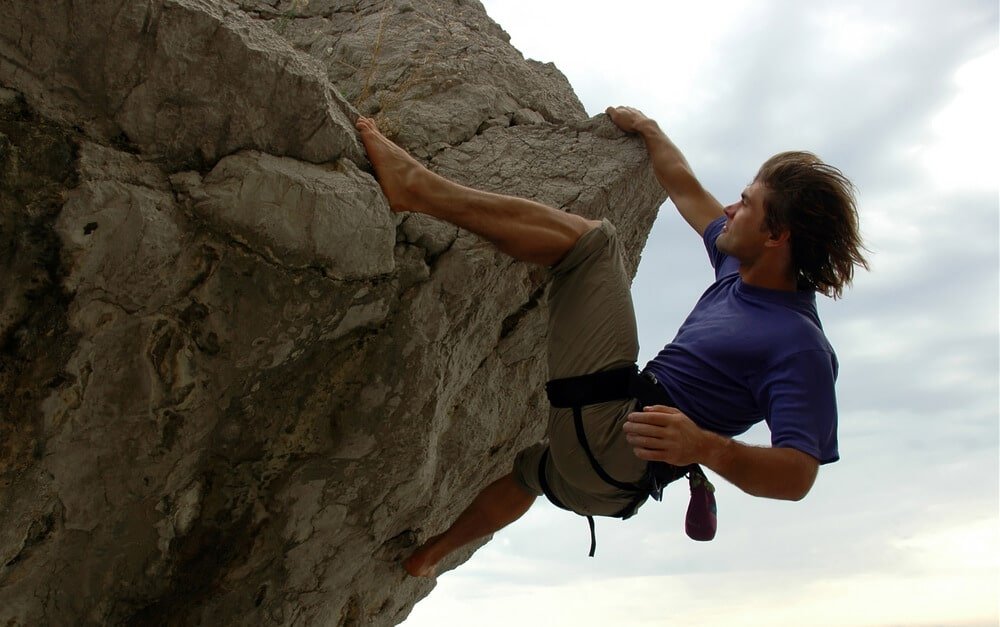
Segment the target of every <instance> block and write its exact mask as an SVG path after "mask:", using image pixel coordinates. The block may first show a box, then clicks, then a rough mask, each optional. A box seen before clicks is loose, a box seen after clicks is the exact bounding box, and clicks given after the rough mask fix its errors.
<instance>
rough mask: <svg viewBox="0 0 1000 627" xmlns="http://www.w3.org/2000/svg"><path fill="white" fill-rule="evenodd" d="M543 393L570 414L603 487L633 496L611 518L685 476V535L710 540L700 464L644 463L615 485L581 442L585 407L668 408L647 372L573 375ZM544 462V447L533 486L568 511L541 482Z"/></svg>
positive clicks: (707, 489)
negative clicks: (627, 403) (632, 402)
mask: <svg viewBox="0 0 1000 627" xmlns="http://www.w3.org/2000/svg"><path fill="white" fill-rule="evenodd" d="M545 391H546V393H547V394H548V397H549V403H550V404H551V405H552V406H553V407H556V408H571V409H572V410H573V423H574V426H575V428H576V437H577V439H578V440H579V441H580V446H581V447H583V450H584V452H585V453H586V454H587V459H589V460H590V465H591V467H592V468H593V469H594V472H595V473H597V476H598V477H600V478H601V480H602V481H604V482H605V483H607V484H608V485H611V486H613V487H615V488H618V489H619V490H622V491H624V492H626V493H631V494H632V495H634V496H633V497H632V500H631V501H630V502H629V504H628V505H626V506H625V507H624V508H623V509H622V510H621V511H619V512H618V513H616V514H613V515H612V518H621V519H622V520H626V519H628V518H631V517H632V516H633V515H634V514H635V513H636V511H637V510H638V509H639V506H640V505H642V504H643V503H644V502H645V501H646V499H647V498H649V497H652V498H653V499H654V500H656V501H660V500H662V499H663V488H664V487H666V486H667V485H668V484H670V483H672V482H674V481H676V480H677V479H680V478H681V477H683V476H685V475H686V476H687V477H688V482H689V486H690V489H691V501H690V502H689V503H688V510H687V516H686V519H685V531H686V532H687V534H688V536H689V537H690V538H691V539H693V540H701V541H707V540H711V539H712V538H714V537H715V530H716V526H717V525H716V505H715V496H714V494H713V493H714V492H715V487H714V486H712V484H711V482H710V481H709V480H708V478H707V477H706V476H705V473H704V471H702V469H701V467H700V466H698V465H697V464H692V465H690V466H684V467H679V466H672V465H670V464H667V463H665V462H649V463H648V464H647V465H646V472H645V473H644V474H643V476H642V478H641V479H640V480H639V481H638V482H636V483H627V482H624V481H618V480H617V479H615V478H614V477H612V476H611V475H610V474H608V472H607V471H606V470H605V469H604V468H603V467H602V466H601V464H600V462H598V461H597V457H596V456H595V455H594V452H593V451H592V450H591V448H590V444H589V443H588V441H587V433H586V431H585V430H584V427H583V407H585V406H587V405H596V404H598V403H607V402H609V401H616V400H623V399H629V398H634V399H636V401H637V408H639V409H641V408H642V407H645V406H649V405H670V406H672V405H673V401H672V400H671V399H670V397H669V396H668V395H667V392H666V390H664V389H663V386H661V385H660V384H659V383H658V382H657V380H656V377H654V376H653V374H652V373H650V372H645V371H644V372H639V369H638V367H637V366H636V365H635V364H633V365H631V366H628V367H625V368H616V369H614V370H604V371H601V372H594V373H591V374H585V375H581V376H578V377H569V378H565V379H553V380H551V381H549V382H548V383H546V384H545ZM548 459H549V450H548V449H547V448H546V449H545V452H544V453H542V458H541V460H540V461H539V464H538V481H539V484H540V485H541V487H542V491H543V492H544V493H545V496H546V497H547V498H548V499H549V501H551V502H552V504H553V505H555V506H556V507H560V508H562V509H565V510H569V509H570V508H569V507H567V506H566V505H564V504H563V503H562V502H560V501H559V499H558V498H557V497H556V496H555V494H553V492H552V490H551V488H550V487H549V485H548V482H547V481H546V480H545V465H546V464H547V463H548ZM570 511H572V510H570ZM583 515H584V516H586V518H587V524H588V525H589V526H590V553H589V556H590V557H593V556H594V552H595V550H596V549H597V536H596V534H595V532H594V517H593V516H591V515H586V514H583Z"/></svg>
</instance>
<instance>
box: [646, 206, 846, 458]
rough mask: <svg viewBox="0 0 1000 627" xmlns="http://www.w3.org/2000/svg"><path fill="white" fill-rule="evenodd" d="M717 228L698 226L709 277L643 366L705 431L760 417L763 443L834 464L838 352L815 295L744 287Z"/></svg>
mask: <svg viewBox="0 0 1000 627" xmlns="http://www.w3.org/2000/svg"><path fill="white" fill-rule="evenodd" d="M723 224H725V218H719V219H718V220H716V221H715V222H713V223H712V224H710V225H709V226H708V228H707V229H706V230H705V247H706V248H707V249H708V254H709V257H710V258H711V261H712V266H713V267H714V268H715V277H716V280H715V283H713V284H712V285H711V286H710V287H709V288H708V290H706V291H705V293H704V294H702V297H701V299H700V300H699V301H698V304H697V305H695V307H694V310H693V311H692V312H691V314H690V315H689V316H688V318H687V320H685V321H684V324H683V325H681V328H680V330H679V331H678V332H677V336H676V337H675V338H674V340H673V341H672V342H671V343H669V344H667V345H666V346H665V347H664V348H663V350H662V351H660V354H659V355H657V356H656V357H655V358H654V359H653V360H652V361H650V362H649V364H647V365H646V368H647V369H648V370H649V371H650V372H652V373H653V374H654V375H656V378H657V379H658V380H659V381H660V384H661V385H663V387H664V388H666V391H667V393H668V394H669V395H670V398H672V399H673V401H674V403H675V404H676V406H677V408H678V409H680V410H681V411H683V412H684V413H685V414H687V415H688V417H690V418H691V420H693V421H694V422H695V423H697V424H698V425H699V426H701V427H702V428H704V429H708V430H710V431H714V432H716V433H719V434H722V435H726V436H735V435H739V434H740V433H743V432H744V431H746V430H747V429H749V428H750V427H751V426H752V425H753V424H755V423H757V422H760V421H761V420H766V421H767V425H768V427H770V429H771V445H772V446H775V447H787V448H794V449H797V450H799V451H802V452H804V453H808V454H809V455H812V456H813V457H815V458H816V459H818V460H819V461H820V462H821V463H824V464H826V463H829V462H834V461H837V459H839V457H840V455H839V454H838V452H837V399H836V396H835V394H834V381H835V380H836V378H837V356H836V355H835V354H834V352H833V348H832V347H831V346H830V343H829V342H828V341H827V339H826V336H825V335H824V334H823V327H822V324H821V323H820V320H819V316H818V314H817V313H816V294H815V292H811V291H810V292H803V291H799V292H787V291H780V290H770V289H765V288H760V287H755V286H753V285H747V284H746V283H744V282H743V280H742V279H741V278H740V274H739V262H738V261H737V260H736V259H734V258H733V257H729V256H727V255H725V254H724V253H721V252H719V250H718V249H717V248H716V247H715V239H716V238H717V237H718V236H719V233H720V232H721V231H722V226H723Z"/></svg>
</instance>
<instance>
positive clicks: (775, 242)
mask: <svg viewBox="0 0 1000 627" xmlns="http://www.w3.org/2000/svg"><path fill="white" fill-rule="evenodd" d="M791 240H792V232H791V231H789V230H788V229H785V230H783V231H780V232H778V233H777V234H774V233H772V234H771V235H770V237H768V238H767V240H766V241H765V242H764V246H766V247H768V248H779V247H781V246H787V245H789V242H791Z"/></svg>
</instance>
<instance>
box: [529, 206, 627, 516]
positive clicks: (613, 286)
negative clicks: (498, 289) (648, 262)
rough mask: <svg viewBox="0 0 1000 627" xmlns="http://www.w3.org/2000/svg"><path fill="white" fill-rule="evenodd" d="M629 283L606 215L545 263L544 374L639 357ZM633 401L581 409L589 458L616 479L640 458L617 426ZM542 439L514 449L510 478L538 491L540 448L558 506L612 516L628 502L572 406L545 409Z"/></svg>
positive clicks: (596, 368) (557, 375)
mask: <svg viewBox="0 0 1000 627" xmlns="http://www.w3.org/2000/svg"><path fill="white" fill-rule="evenodd" d="M629 285H630V280H629V277H628V274H627V273H626V272H625V266H624V264H623V263H622V258H621V253H620V251H619V247H618V237H617V234H616V232H615V227H614V226H613V225H612V224H611V223H610V222H608V221H607V220H605V221H603V222H602V223H601V226H599V227H597V228H595V229H592V230H591V231H588V232H587V233H586V234H584V235H583V237H581V238H580V240H579V241H578V242H577V243H576V246H574V247H573V249H572V250H571V251H570V252H569V254H568V255H566V257H565V258H564V259H563V260H562V261H560V262H559V263H558V264H557V265H556V266H554V267H553V268H552V285H551V288H550V291H549V330H548V351H549V353H548V362H549V378H550V379H562V378H564V377H572V376H577V375H582V374H589V373H591V372H600V371H602V370H610V369H613V368H620V367H623V366H628V365H631V364H634V363H635V361H636V359H637V358H638V355H639V340H638V335H637V332H636V326H635V311H634V310H633V308H632V296H631V295H630V293H629ZM634 407H635V401H634V400H632V399H629V400H622V401H613V402H609V403H601V404H598V405H588V406H586V407H584V408H583V422H584V429H585V430H586V432H587V441H588V443H589V444H590V447H591V450H592V451H593V452H594V456H595V457H596V458H597V460H598V462H600V464H601V466H602V467H603V468H604V470H605V471H606V472H607V473H608V474H610V475H611V476H612V477H614V478H615V479H617V480H618V481H622V482H626V483H632V482H636V481H638V480H639V479H640V478H641V477H642V476H643V473H644V472H645V470H646V462H645V461H643V460H641V459H639V458H637V457H636V456H635V455H634V454H633V453H632V448H631V447H630V446H629V445H628V443H627V442H626V441H625V434H624V432H623V431H622V424H623V423H624V422H625V419H626V417H627V416H628V413H629V412H631V411H633V409H634ZM547 434H548V443H547V444H546V443H540V444H536V445H534V446H531V447H528V448H527V449H525V450H523V451H521V452H520V453H518V455H517V457H516V458H515V460H514V478H515V479H516V480H517V482H518V483H519V484H520V485H521V486H522V487H523V488H525V489H526V490H528V491H529V492H531V493H532V494H535V495H541V494H542V488H541V483H540V481H539V479H538V465H539V462H540V460H541V457H542V454H543V453H544V452H545V449H546V448H548V449H549V459H548V462H547V463H546V465H545V480H546V482H547V483H548V486H549V489H550V490H551V491H552V493H553V494H554V495H555V496H556V498H558V499H559V501H561V502H562V503H563V504H564V505H565V506H567V507H569V508H570V509H572V510H573V511H575V512H577V513H579V514H589V515H600V516H613V515H614V514H616V513H618V512H619V511H621V510H622V509H623V508H624V507H625V506H626V505H628V504H629V503H630V502H632V500H633V499H634V497H635V495H634V494H633V493H629V492H624V491H622V490H619V489H617V488H615V487H613V486H611V485H608V484H607V483H605V482H604V481H603V480H602V479H601V478H600V477H599V476H598V475H597V473H595V472H594V469H593V468H592V467H591V465H590V461H589V460H588V459H587V454H586V453H585V452H584V450H583V448H582V446H581V445H580V442H579V440H578V439H577V435H576V428H575V426H574V425H573V411H572V410H571V409H555V408H550V409H549V424H548V432H547Z"/></svg>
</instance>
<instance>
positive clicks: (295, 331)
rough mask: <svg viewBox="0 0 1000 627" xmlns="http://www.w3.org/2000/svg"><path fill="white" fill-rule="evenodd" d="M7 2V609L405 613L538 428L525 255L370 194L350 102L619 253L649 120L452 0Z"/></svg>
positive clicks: (3, 576) (633, 210)
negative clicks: (578, 92) (595, 110)
mask: <svg viewBox="0 0 1000 627" xmlns="http://www.w3.org/2000/svg"><path fill="white" fill-rule="evenodd" d="M0 15H3V16H4V17H3V18H2V19H0V285H2V288H0V289H2V298H0V624H4V625H40V624H45V625H82V624H129V625H144V624H156V625H163V624H178V625H181V624H196V623H200V624H219V625H222V624H274V625H360V624H375V625H391V624H395V623H398V622H399V621H400V620H402V619H403V618H404V617H405V616H406V614H407V613H408V612H409V610H410V608H411V607H412V605H413V603H414V602H415V601H416V600H418V599H419V598H421V597H422V596H424V595H425V594H427V593H428V592H429V591H430V589H431V587H432V584H431V583H430V582H428V581H425V580H416V579H412V578H408V577H406V576H405V575H404V574H403V572H402V570H401V568H400V567H399V565H398V558H399V556H400V555H401V554H404V553H405V552H406V551H407V550H408V549H409V546H410V545H412V543H413V542H414V541H415V540H417V539H420V538H424V537H426V536H427V535H429V534H433V533H437V532H438V531H440V530H441V529H442V528H443V527H444V526H445V525H446V524H447V523H448V522H449V521H450V520H451V519H452V518H453V517H454V516H455V515H456V513H457V511H459V510H461V508H462V507H464V505H465V504H466V503H467V502H468V501H469V500H470V498H471V497H472V495H473V494H475V492H476V491H478V490H479V489H480V488H481V487H482V486H483V485H484V484H486V483H487V482H489V481H491V480H492V479H494V478H495V477H496V476H498V475H499V474H501V473H503V472H505V471H506V470H507V469H508V468H509V465H510V463H511V460H512V458H513V456H514V454H515V453H516V452H517V451H518V450H520V449H521V448H522V447H524V446H526V445H528V444H530V443H532V442H534V441H536V440H538V439H539V438H540V437H541V436H542V434H543V429H544V424H543V423H544V416H545V408H544V403H543V400H544V399H543V396H542V388H541V383H542V382H543V380H544V364H543V361H542V357H543V355H542V352H541V348H540V347H542V346H543V345H544V337H543V335H544V323H545V316H546V308H545V288H546V277H545V272H544V271H542V270H541V269H539V268H533V267H530V266H527V265H524V264H519V263H514V262H512V261H511V260H509V259H507V258H504V257H502V256H500V255H498V254H497V253H495V252H494V251H493V250H492V249H491V248H490V247H489V246H488V245H486V244H485V243H484V242H482V241H481V240H479V239H477V238H476V237H474V236H472V235H470V234H468V233H465V232H460V231H459V230H458V229H456V228H454V227H451V226H448V225H446V224H442V223H438V222H434V221H432V220H430V219H428V218H425V217H423V216H419V215H409V214H400V215H394V214H392V213H391V212H389V210H388V208H387V206H386V205H385V201H384V199H383V197H382V196H381V194H380V193H379V191H378V186H377V183H376V182H375V181H374V179H373V178H372V177H371V176H370V174H369V172H370V167H369V165H368V163H367V161H366V159H365V157H364V155H363V152H362V150H361V148H360V146H359V143H358V140H357V138H356V136H355V133H354V132H353V130H352V129H353V126H352V121H353V119H354V118H355V116H356V115H357V114H358V113H363V114H369V115H377V116H378V118H379V120H380V122H381V124H382V125H383V127H385V128H387V129H388V130H389V131H390V132H391V133H392V134H393V135H394V136H395V137H396V139H397V140H398V141H399V142H400V143H401V144H403V145H404V146H406V147H407V148H408V149H410V150H411V151H413V152H414V153H415V154H416V155H418V156H419V157H420V158H422V159H424V160H425V162H427V163H429V164H430V165H431V167H432V168H434V169H435V170H437V171H439V172H441V173H443V174H445V175H447V176H451V177H453V178H455V179H457V180H459V181H461V182H463V183H466V184H470V185H474V186H477V187H482V188H486V189H490V190H494V191H499V192H504V193H514V194H518V195H524V196H529V197H532V198H536V199H538V200H540V201H543V202H546V203H548V204H550V205H552V206H555V207H559V208H561V209H565V210H567V211H572V212H575V213H579V214H582V215H585V216H588V217H597V216H608V217H610V218H611V219H612V220H614V221H615V222H616V224H617V225H618V226H619V230H620V232H621V233H622V234H623V237H624V239H625V241H626V242H627V243H628V246H627V250H628V251H629V253H630V258H629V259H628V262H629V264H630V265H631V267H632V269H633V270H634V267H635V265H636V264H637V263H638V253H639V251H640V249H641V247H642V244H643V242H644V241H645V237H646V233H647V232H648V230H649V228H650V226H651V224H652V220H653V217H654V215H655V211H656V207H657V206H658V205H659V203H660V202H661V201H662V196H661V193H660V191H659V188H658V187H657V185H656V184H655V181H654V180H653V179H652V178H651V177H650V175H649V172H648V164H647V163H646V161H645V155H644V151H643V149H642V147H641V145H640V144H639V143H638V142H637V141H636V140H635V139H629V138H626V137H623V136H622V135H621V134H620V133H618V132H617V131H616V130H615V129H614V128H613V127H612V125H611V124H610V123H609V122H608V121H607V120H606V119H604V118H603V117H601V118H597V119H593V120H588V119H586V115H585V113H584V111H583V109H582V107H581V105H580V103H579V102H578V100H577V99H576V97H575V96H574V95H573V93H572V90H571V89H570V87H569V85H568V84H567V83H566V81H565V79H564V78H563V77H562V75H561V74H560V73H559V72H558V71H557V70H556V69H555V68H554V67H553V66H551V65H544V64H539V63H536V62H533V61H525V60H524V59H523V58H522V57H521V55H520V54H519V53H518V52H517V51H516V50H514V49H513V48H511V47H510V45H509V44H508V41H507V39H508V38H507V37H506V35H505V33H504V32H503V31H502V30H501V29H500V27H498V26H497V25H496V24H494V23H493V22H491V21H490V20H489V19H488V18H487V17H486V15H485V12H484V11H483V9H482V7H481V6H480V5H479V4H478V3H476V2H469V1H465V0H428V1H426V2H419V3H416V2H407V1H405V0H396V1H384V2H371V1H367V2H366V1H357V2H333V1H323V0H313V1H312V2H305V1H303V0H300V1H298V2H284V1H282V2H263V1H260V2H254V1H250V0H244V1H240V2H225V1H223V0H159V1H151V2H139V3H136V2H128V1H126V0H117V1H114V0H95V1H94V2H88V3H74V2H70V1H69V0H48V1H45V2H39V3H26V2H19V1H13V0H0ZM467 556H468V553H466V554H463V555H461V556H458V559H457V560H455V562H453V563H457V562H459V561H461V560H464V559H465V558H467Z"/></svg>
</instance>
